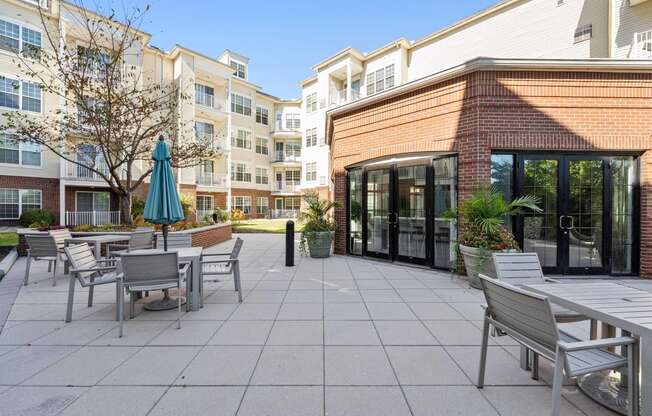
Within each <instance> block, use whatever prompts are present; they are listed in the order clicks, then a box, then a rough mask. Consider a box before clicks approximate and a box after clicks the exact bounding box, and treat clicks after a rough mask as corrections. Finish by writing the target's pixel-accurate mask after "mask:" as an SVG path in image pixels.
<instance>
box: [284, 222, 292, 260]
mask: <svg viewBox="0 0 652 416" xmlns="http://www.w3.org/2000/svg"><path fill="white" fill-rule="evenodd" d="M285 266H286V267H292V266H294V221H292V220H289V221H288V222H287V223H286V224H285Z"/></svg>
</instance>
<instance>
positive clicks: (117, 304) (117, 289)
mask: <svg viewBox="0 0 652 416" xmlns="http://www.w3.org/2000/svg"><path fill="white" fill-rule="evenodd" d="M124 296H125V294H124V293H123V292H122V287H121V286H120V285H119V284H118V282H117V281H116V282H115V320H116V321H119V320H120V313H121V312H120V297H122V298H123V300H124Z"/></svg>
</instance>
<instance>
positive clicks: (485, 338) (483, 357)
mask: <svg viewBox="0 0 652 416" xmlns="http://www.w3.org/2000/svg"><path fill="white" fill-rule="evenodd" d="M488 345H489V321H488V320H487V317H486V316H485V318H484V324H483V326H482V346H481V347H480V368H479V369H478V388H479V389H481V388H483V387H484V373H485V369H486V367H487V348H488Z"/></svg>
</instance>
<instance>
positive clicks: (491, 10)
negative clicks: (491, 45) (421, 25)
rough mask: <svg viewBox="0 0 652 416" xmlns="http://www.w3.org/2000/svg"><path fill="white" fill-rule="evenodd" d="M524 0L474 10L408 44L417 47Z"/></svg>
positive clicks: (501, 2) (505, 1) (502, 2)
mask: <svg viewBox="0 0 652 416" xmlns="http://www.w3.org/2000/svg"><path fill="white" fill-rule="evenodd" d="M523 1H525V0H502V1H500V2H498V3H496V4H494V5H493V6H489V7H487V8H486V9H483V10H480V11H479V12H476V13H474V14H472V15H470V16H468V17H465V18H463V19H462V20H459V21H457V22H455V23H453V24H451V25H448V26H446V27H444V28H442V29H440V30H438V31H436V32H433V33H431V34H429V35H426V36H425V37H423V38H421V39H418V40H416V41H414V42H413V43H412V44H411V45H410V49H412V48H418V47H419V46H421V45H423V44H425V43H428V42H431V41H433V40H435V39H438V38H442V37H444V36H447V35H449V34H450V33H452V32H455V31H457V30H459V29H462V28H464V27H465V26H468V25H470V24H473V23H475V22H477V21H478V20H481V19H484V18H485V17H488V16H491V15H493V14H496V13H498V12H501V11H503V10H504V9H507V8H510V7H512V6H514V5H516V4H518V3H522V2H523Z"/></svg>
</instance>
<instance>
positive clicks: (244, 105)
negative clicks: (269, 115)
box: [231, 92, 253, 117]
mask: <svg viewBox="0 0 652 416" xmlns="http://www.w3.org/2000/svg"><path fill="white" fill-rule="evenodd" d="M238 99H241V100H242V102H241V103H240V104H238ZM252 106H253V100H252V99H251V97H249V96H246V95H244V94H240V93H237V92H232V93H231V112H232V113H235V114H240V115H243V116H245V117H251V110H252ZM238 107H240V108H241V110H240V111H238Z"/></svg>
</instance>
